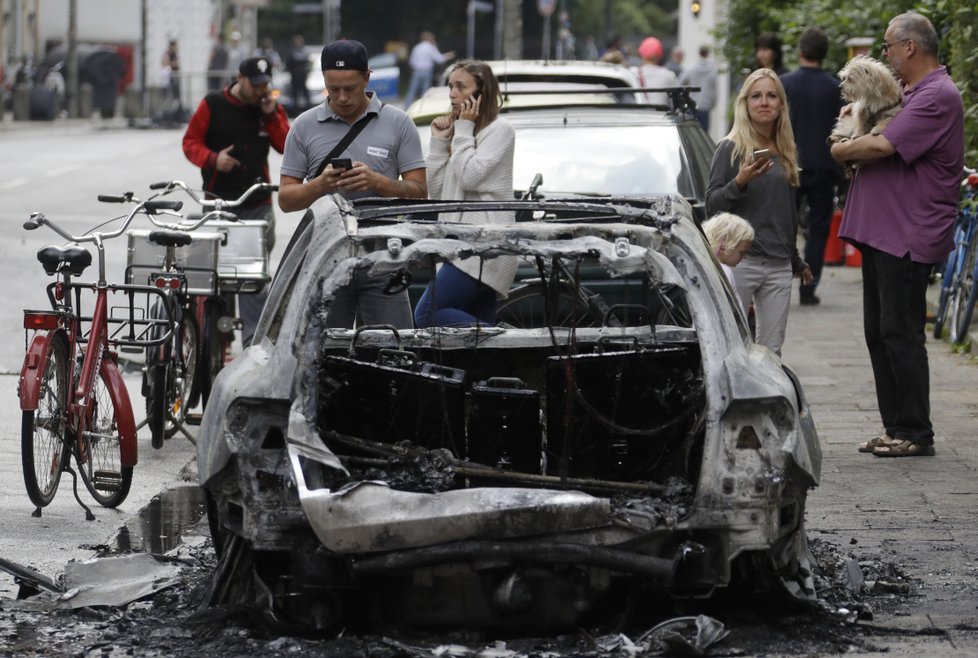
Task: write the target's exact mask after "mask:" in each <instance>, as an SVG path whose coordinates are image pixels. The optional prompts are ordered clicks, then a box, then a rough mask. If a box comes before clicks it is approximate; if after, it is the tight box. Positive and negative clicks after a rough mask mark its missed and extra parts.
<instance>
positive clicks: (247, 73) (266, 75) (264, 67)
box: [238, 57, 272, 87]
mask: <svg viewBox="0 0 978 658" xmlns="http://www.w3.org/2000/svg"><path fill="white" fill-rule="evenodd" d="M238 71H239V72H240V73H241V75H243V76H244V77H246V78H248V79H249V80H250V81H251V84H253V85H255V86H256V87H261V86H262V85H267V84H268V83H269V82H271V81H272V65H271V63H269V61H268V60H267V59H265V58H264V57H252V58H251V59H246V60H244V61H243V62H241V66H239V67H238Z"/></svg>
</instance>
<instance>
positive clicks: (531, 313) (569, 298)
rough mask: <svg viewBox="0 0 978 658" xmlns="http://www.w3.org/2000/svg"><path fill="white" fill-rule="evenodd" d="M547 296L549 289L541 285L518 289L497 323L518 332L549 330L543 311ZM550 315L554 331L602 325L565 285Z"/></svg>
mask: <svg viewBox="0 0 978 658" xmlns="http://www.w3.org/2000/svg"><path fill="white" fill-rule="evenodd" d="M547 292H548V291H547V290H546V287H545V286H544V285H543V284H541V283H538V282H535V283H528V284H526V285H523V286H520V287H519V288H516V289H515V290H513V291H512V292H510V293H509V296H508V297H507V298H506V299H505V300H504V301H502V302H500V303H499V305H498V306H497V307H496V322H505V323H506V324H509V325H512V326H514V327H516V328H517V329H533V328H541V327H545V326H547V322H546V319H545V311H544V309H545V308H546V306H545V295H546V294H547ZM582 292H583V293H584V295H588V294H590V293H588V292H587V291H585V290H583V289H582ZM550 315H551V317H552V318H553V323H552V324H553V326H555V327H571V326H573V327H600V326H601V323H602V321H603V318H601V317H598V315H597V314H596V313H594V312H592V311H591V309H590V308H588V306H587V305H586V304H585V302H584V301H583V300H582V299H581V298H580V297H579V296H578V294H577V293H576V292H575V291H574V290H573V289H572V288H571V287H570V286H569V285H567V284H566V283H561V286H560V290H559V291H558V293H557V299H556V301H555V303H554V304H553V305H552V308H551V309H550Z"/></svg>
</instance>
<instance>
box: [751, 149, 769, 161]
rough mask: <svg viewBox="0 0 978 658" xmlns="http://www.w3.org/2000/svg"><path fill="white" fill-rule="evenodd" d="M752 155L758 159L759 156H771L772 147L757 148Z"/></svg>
mask: <svg viewBox="0 0 978 658" xmlns="http://www.w3.org/2000/svg"><path fill="white" fill-rule="evenodd" d="M751 157H752V158H753V159H754V160H757V159H758V158H769V157H771V149H757V150H756V151H754V154H753V156H751Z"/></svg>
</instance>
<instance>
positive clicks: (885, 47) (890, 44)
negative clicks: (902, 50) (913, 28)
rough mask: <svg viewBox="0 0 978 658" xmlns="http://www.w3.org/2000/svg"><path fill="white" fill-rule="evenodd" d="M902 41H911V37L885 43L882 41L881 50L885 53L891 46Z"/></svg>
mask: <svg viewBox="0 0 978 658" xmlns="http://www.w3.org/2000/svg"><path fill="white" fill-rule="evenodd" d="M904 41H913V39H897V40H896V41H894V42H893V43H887V42H885V41H884V42H883V52H884V53H885V52H887V51H889V50H890V48H891V47H893V46H895V45H897V44H898V43H903V42H904Z"/></svg>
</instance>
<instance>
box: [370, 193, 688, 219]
mask: <svg viewBox="0 0 978 658" xmlns="http://www.w3.org/2000/svg"><path fill="white" fill-rule="evenodd" d="M673 198H676V199H679V198H681V197H678V196H676V195H670V194H660V195H649V196H641V197H637V196H636V197H632V196H607V197H593V198H591V197H589V198H588V199H586V200H578V199H567V198H562V199H549V200H546V201H531V200H513V201H437V200H433V199H388V198H382V197H369V198H364V199H356V200H354V201H352V202H351V203H352V205H353V206H354V207H355V208H356V211H357V220H358V222H360V223H365V224H366V223H371V222H376V223H391V222H403V221H405V219H407V220H408V221H412V222H421V223H425V222H432V223H434V222H438V221H439V220H438V215H439V214H440V213H446V212H447V213H453V212H484V211H513V212H514V213H515V215H516V221H517V222H529V221H534V222H565V221H574V222H579V221H581V220H586V221H592V222H618V223H624V224H628V223H637V224H646V225H651V224H655V225H671V224H673V223H675V221H676V217H675V214H670V215H665V216H664V215H662V214H660V213H659V212H657V211H656V209H657V208H659V207H661V204H662V203H663V202H664V199H673ZM521 211H522V212H521ZM537 211H539V212H541V213H543V216H542V217H540V216H535V214H534V213H536V212H537Z"/></svg>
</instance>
